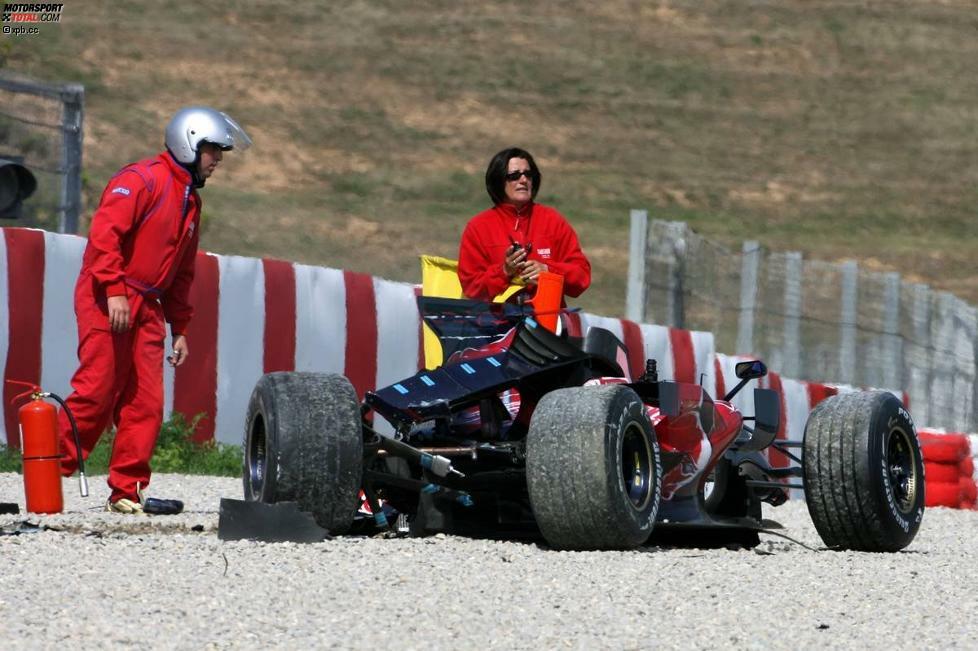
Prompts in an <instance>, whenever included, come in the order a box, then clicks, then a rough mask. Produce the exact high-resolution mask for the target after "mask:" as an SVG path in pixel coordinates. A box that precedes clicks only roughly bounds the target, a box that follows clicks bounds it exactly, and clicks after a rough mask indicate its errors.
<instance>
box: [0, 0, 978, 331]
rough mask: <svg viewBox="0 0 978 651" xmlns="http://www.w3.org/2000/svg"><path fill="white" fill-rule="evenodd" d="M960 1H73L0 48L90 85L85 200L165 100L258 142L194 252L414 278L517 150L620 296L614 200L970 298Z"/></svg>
mask: <svg viewBox="0 0 978 651" xmlns="http://www.w3.org/2000/svg"><path fill="white" fill-rule="evenodd" d="M976 9H978V3H975V2H950V1H949V2H940V3H935V2H922V1H910V0H905V1H903V2H891V3H852V2H841V1H840V2H811V1H809V0H784V1H782V2H718V1H715V0H712V1H711V0H705V1H699V0H696V1H694V0H689V1H672V2H667V1H660V2H632V1H627V0H608V1H607V2H603V3H589V2H578V1H564V2H556V1H546V0H544V1H540V2H535V3H525V2H492V3H479V4H474V3H457V2H451V1H449V0H444V1H441V2H437V1H427V2H415V3H401V2H393V1H390V0H387V1H381V0H373V1H369V2H368V1H359V2H357V1H354V2H350V3H343V4H342V5H337V6H335V7H334V6H332V5H330V6H325V7H324V6H322V3H317V2H312V0H299V1H297V2H291V3H285V2H273V3H261V4H257V3H251V2H244V1H243V0H238V1H232V2H226V3H217V4H209V5H208V4H202V3H190V2H185V1H178V2H172V3H166V4H156V5H153V4H146V3H142V4H138V3H116V2H87V3H85V9H84V11H82V10H81V7H80V6H78V7H75V6H74V5H72V6H70V7H66V10H65V14H64V17H63V18H62V23H61V24H60V25H58V26H53V28H50V29H45V30H44V34H42V37H41V38H38V39H35V40H33V41H27V40H21V41H17V42H14V43H13V45H12V46H10V47H9V51H8V52H7V59H6V67H7V68H9V69H13V70H17V71H20V72H25V73H29V74H32V75H35V76H38V77H41V78H45V79H57V78H60V79H74V80H81V81H83V82H84V83H86V85H87V93H88V94H87V100H88V103H87V106H86V120H87V121H86V134H85V137H86V151H85V155H86V170H87V176H88V179H89V184H88V191H89V195H88V199H89V206H92V205H93V201H94V200H95V199H97V195H98V193H99V192H100V190H101V186H102V184H103V183H104V181H105V180H106V179H107V177H108V175H109V174H111V172H112V171H113V170H114V169H115V168H117V167H118V166H119V165H121V164H122V163H124V162H126V161H128V160H130V159H135V158H139V157H142V156H145V155H147V154H149V153H152V152H153V151H154V150H155V149H156V148H157V147H158V146H159V141H160V137H159V133H160V130H161V128H162V124H163V123H164V122H165V120H166V119H167V117H168V116H169V115H170V114H171V113H172V111H173V110H175V109H176V108H177V107H179V106H181V105H183V104H187V103H190V102H200V103H210V104H214V105H217V106H220V107H222V108H226V109H227V110H228V111H229V112H231V113H232V114H233V115H235V116H236V117H237V118H238V119H239V120H240V121H241V122H242V123H243V124H245V125H246V126H247V127H248V129H249V130H250V132H251V133H252V135H253V137H254V139H255V143H256V147H255V149H254V150H252V151H251V152H248V153H247V154H245V155H243V156H235V155H231V156H229V157H228V158H227V159H226V166H225V169H223V170H221V171H219V173H218V176H217V177H215V180H214V181H213V183H212V186H213V187H208V188H207V190H206V191H205V192H206V194H205V204H206V205H205V211H206V214H207V223H206V229H205V231H204V236H205V245H206V246H207V247H208V248H209V249H211V250H214V251H217V252H227V253H238V254H248V255H269V256H274V257H280V258H286V259H294V260H300V261H303V262H310V263H318V264H325V265H329V266H333V267H342V268H349V269H354V270H358V271H365V272H371V273H375V274H379V275H383V276H387V277H391V278H397V279H403V280H417V278H418V275H419V272H418V269H417V263H416V255H417V254H419V253H421V252H430V253H436V254H441V255H448V256H454V255H455V252H456V246H457V240H458V236H459V234H460V232H461V228H462V226H463V225H464V222H465V220H466V219H467V218H468V217H469V216H470V215H472V214H474V213H475V212H476V211H478V210H480V209H481V208H483V207H484V206H485V204H486V197H485V192H484V189H483V184H482V173H483V171H484V166H485V164H486V162H487V161H488V159H489V157H490V156H491V155H492V154H493V153H494V152H495V151H497V150H498V149H500V148H502V147H504V146H508V145H510V144H514V143H518V144H520V145H522V146H524V147H526V148H527V149H529V150H530V151H532V152H534V154H535V155H536V156H537V157H538V159H539V162H540V164H541V167H542V169H543V173H544V186H543V190H542V193H541V196H540V199H541V200H542V201H544V202H546V203H551V204H553V205H556V206H557V207H558V208H559V209H560V210H561V211H562V212H564V214H566V215H567V216H568V217H569V218H570V219H571V221H572V222H573V223H574V224H575V225H576V226H577V227H578V230H579V232H580V234H581V236H582V240H583V242H584V246H585V250H587V251H589V252H590V253H591V255H592V257H593V259H594V262H595V283H594V288H593V289H592V290H591V291H590V292H588V293H586V294H585V295H584V297H582V300H581V301H580V302H581V304H583V305H584V306H585V307H586V308H587V309H591V310H595V311H598V312H602V313H605V314H620V313H621V312H623V310H624V286H625V272H626V269H627V261H626V259H625V256H624V254H623V252H624V251H625V250H627V249H626V246H627V241H626V240H627V234H628V223H627V222H628V209H629V208H633V207H638V208H647V209H649V210H650V211H651V213H652V214H653V215H658V216H662V217H666V218H673V219H686V220H687V221H689V222H690V223H691V224H692V225H693V227H694V228H695V229H696V230H698V231H699V232H701V233H704V234H706V235H708V236H710V237H714V238H718V239H720V240H723V241H726V242H729V243H732V244H733V243H736V242H739V241H740V240H742V239H760V240H761V241H762V242H763V243H764V244H766V245H767V246H769V247H771V248H778V249H782V248H791V249H799V250H802V251H804V252H805V253H806V255H808V256H811V257H819V258H823V259H830V260H835V259H841V258H848V257H856V258H864V259H866V260H868V261H871V264H872V265H873V266H874V268H880V269H894V270H898V271H901V272H902V273H904V274H905V275H907V276H908V277H911V278H913V279H917V280H924V281H926V282H928V283H930V284H931V285H933V286H935V287H938V288H941V289H949V290H952V291H954V292H956V293H958V294H959V295H961V296H962V297H964V298H967V299H969V300H970V301H972V302H978V282H976V280H978V263H976V262H975V256H974V251H975V250H978V229H976V228H974V226H973V224H974V216H973V212H974V205H975V203H976V201H975V200H976V198H978V197H976V190H975V188H976V184H978V166H976V163H975V160H976V158H978V139H976V138H975V137H974V124H975V121H976V117H978V108H976V107H978V75H976V74H975V72H976V70H975V67H976V62H978V40H976V39H975V38H974V34H975V28H976V26H978V11H976Z"/></svg>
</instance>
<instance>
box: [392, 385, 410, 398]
mask: <svg viewBox="0 0 978 651" xmlns="http://www.w3.org/2000/svg"><path fill="white" fill-rule="evenodd" d="M394 390H395V391H397V392H398V393H399V394H401V395H402V396H403V395H404V394H405V393H407V392H408V390H407V389H405V388H404V386H403V385H401V384H395V385H394Z"/></svg>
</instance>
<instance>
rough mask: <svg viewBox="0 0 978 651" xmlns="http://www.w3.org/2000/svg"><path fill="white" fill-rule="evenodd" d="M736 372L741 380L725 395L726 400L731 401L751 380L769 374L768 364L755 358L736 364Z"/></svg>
mask: <svg viewBox="0 0 978 651" xmlns="http://www.w3.org/2000/svg"><path fill="white" fill-rule="evenodd" d="M734 374H736V376H737V377H739V378H740V382H738V383H737V386H735V387H734V388H733V389H731V390H730V391H728V392H727V395H725V396H723V399H724V401H726V402H730V399H731V398H733V397H734V396H735V395H737V392H738V391H740V390H741V389H743V388H744V385H745V384H747V383H748V382H750V381H751V380H756V379H757V378H762V377H764V376H765V375H767V366H765V365H764V362H762V361H761V360H759V359H753V360H751V361H749V362H737V365H736V366H734Z"/></svg>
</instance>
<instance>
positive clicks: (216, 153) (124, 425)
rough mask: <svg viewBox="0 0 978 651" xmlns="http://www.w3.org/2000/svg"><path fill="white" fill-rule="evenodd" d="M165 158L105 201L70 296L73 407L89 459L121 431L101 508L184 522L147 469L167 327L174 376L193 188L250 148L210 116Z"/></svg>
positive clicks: (190, 259)
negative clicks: (74, 345)
mask: <svg viewBox="0 0 978 651" xmlns="http://www.w3.org/2000/svg"><path fill="white" fill-rule="evenodd" d="M165 143H166V151H164V152H162V153H160V154H159V155H157V156H156V157H155V158H150V159H147V160H143V161H140V162H138V163H133V164H132V165H128V166H126V167H124V168H123V169H122V170H120V171H119V172H118V173H117V174H116V175H115V176H114V177H112V179H111V180H110V181H109V183H108V185H107V186H106V188H105V191H104V192H103V193H102V199H101V201H100V203H99V207H98V210H96V212H95V215H94V216H93V217H92V225H91V228H90V230H89V234H88V245H87V246H86V248H85V254H84V257H83V258H82V267H81V272H80V273H79V276H78V282H77V284H76V285H75V315H76V316H77V318H78V360H79V367H78V370H77V371H76V372H75V375H74V377H72V380H71V386H72V388H73V389H74V392H73V393H72V394H71V395H70V396H68V399H67V401H66V402H67V404H68V407H69V408H70V409H71V412H72V414H73V415H74V417H75V421H76V422H77V425H78V433H79V438H80V440H81V447H82V454H83V455H84V456H85V457H87V456H88V454H89V453H90V452H91V451H92V449H93V448H94V447H95V444H96V443H97V442H98V440H99V437H100V436H101V435H102V432H103V431H104V430H105V429H106V428H107V427H108V426H109V425H111V424H113V423H114V424H115V426H116V438H115V443H114V445H113V447H112V457H111V460H110V462H109V478H108V484H109V488H110V489H111V490H112V493H111V495H110V496H109V500H108V503H107V504H106V509H107V510H108V511H113V512H116V513H127V514H142V513H144V512H145V513H178V512H179V511H180V510H182V508H183V505H182V503H180V502H179V501H177V500H160V499H153V498H149V499H147V498H145V497H144V494H143V490H144V489H145V488H146V487H147V486H148V485H149V480H150V466H149V462H150V458H151V457H152V455H153V448H154V447H155V445H156V439H157V436H158V435H159V432H160V426H161V425H162V423H163V355H164V341H165V339H166V326H165V325H164V320H165V321H166V322H167V323H169V324H170V334H171V336H172V347H173V354H172V355H171V356H169V357H167V361H169V363H170V364H171V365H172V366H179V365H181V364H183V363H184V361H186V359H187V355H188V353H189V349H188V346H187V338H186V336H185V333H186V330H187V324H188V323H189V322H190V318H191V316H192V315H193V307H192V306H191V305H190V303H189V302H188V294H189V292H190V285H191V283H192V282H193V279H194V262H195V258H196V254H197V244H198V242H199V239H200V207H201V200H200V195H199V194H198V193H197V189H198V188H201V187H203V186H204V183H205V181H206V180H207V179H208V178H209V177H210V176H211V174H212V173H213V172H214V169H215V168H216V167H217V165H218V164H219V163H220V162H221V159H222V157H223V152H225V151H228V150H230V149H233V148H237V149H247V148H248V146H250V144H251V140H250V139H249V138H248V136H247V134H245V132H244V131H243V130H242V129H241V127H239V126H238V124H237V123H236V122H235V121H234V120H232V119H231V118H230V117H229V116H227V115H226V114H224V113H221V112H220V111H216V110H214V109H211V108H206V107H190V108H184V109H181V110H180V111H178V112H177V113H176V115H174V116H173V119H172V120H171V121H170V123H169V124H168V125H167V127H166V131H165ZM59 425H60V430H61V443H62V450H63V451H64V454H63V456H62V460H61V470H62V474H64V475H65V476H68V475H70V474H72V473H73V472H74V471H75V469H76V468H77V467H78V459H77V453H76V450H75V445H74V439H73V437H72V434H71V426H70V423H69V421H68V418H67V416H66V414H65V412H64V411H63V410H62V411H61V413H60V414H59Z"/></svg>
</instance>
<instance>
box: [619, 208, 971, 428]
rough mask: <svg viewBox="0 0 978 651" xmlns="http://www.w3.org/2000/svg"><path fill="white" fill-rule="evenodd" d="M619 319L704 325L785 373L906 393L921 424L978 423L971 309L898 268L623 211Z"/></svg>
mask: <svg viewBox="0 0 978 651" xmlns="http://www.w3.org/2000/svg"><path fill="white" fill-rule="evenodd" d="M631 237H632V242H631V253H632V255H631V261H630V266H629V283H628V299H627V306H626V311H627V317H628V318H629V319H632V320H634V321H638V322H652V323H659V324H662V325H669V326H674V327H683V328H691V329H696V330H709V331H711V332H713V333H714V335H715V337H716V349H717V351H719V352H726V353H734V354H750V355H757V356H759V357H761V358H762V359H765V360H766V361H767V363H768V365H769V366H770V367H771V368H772V369H773V370H776V371H779V372H781V373H782V374H784V375H785V376H786V377H791V378H795V379H799V380H811V381H818V382H830V383H839V384H851V385H855V386H864V387H880V388H886V389H893V390H901V391H906V392H907V393H908V395H909V396H910V402H911V411H912V412H913V414H914V417H915V419H916V420H917V422H918V424H920V425H927V426H929V427H945V428H948V429H954V430H959V431H962V430H963V431H975V430H976V429H978V415H976V411H975V405H976V403H978V383H976V381H975V380H976V378H975V376H976V361H978V309H976V308H975V307H974V306H973V305H969V304H968V303H966V302H965V301H962V300H960V299H958V298H957V297H955V296H953V295H952V294H949V293H947V292H938V291H934V290H931V289H930V288H929V287H928V286H927V285H922V284H919V283H909V282H904V281H903V280H902V279H901V278H900V276H899V274H897V273H893V272H889V273H883V272H876V271H870V270H866V269H862V268H860V267H859V266H858V265H857V264H856V263H855V262H843V263H839V264H835V263H827V262H820V261H817V260H805V259H804V258H803V257H802V255H801V254H800V253H798V252H787V253H784V252H774V251H768V250H766V249H764V248H762V247H761V246H759V245H758V243H757V242H752V241H751V242H745V243H744V245H743V247H742V248H741V250H740V251H735V250H730V249H728V248H726V247H724V246H721V245H719V244H717V243H715V242H711V241H710V240H707V239H706V238H703V237H701V236H699V235H697V234H696V233H694V232H693V231H692V230H691V229H690V228H689V227H688V226H687V225H686V224H685V223H683V222H666V221H659V220H651V221H650V220H649V218H648V215H647V213H646V212H645V211H641V210H634V211H632V234H631Z"/></svg>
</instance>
